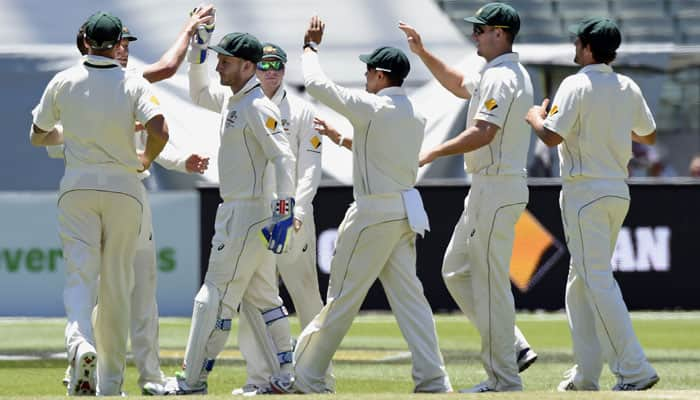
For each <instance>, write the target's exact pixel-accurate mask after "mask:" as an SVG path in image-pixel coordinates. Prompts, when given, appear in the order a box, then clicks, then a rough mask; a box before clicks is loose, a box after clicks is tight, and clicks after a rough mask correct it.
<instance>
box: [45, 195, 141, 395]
mask: <svg viewBox="0 0 700 400" xmlns="http://www.w3.org/2000/svg"><path fill="white" fill-rule="evenodd" d="M141 204H142V202H141V199H138V198H136V197H134V196H130V195H126V194H123V193H117V192H108V191H103V190H73V191H67V192H65V193H63V194H62V195H61V197H60V198H59V200H58V209H59V213H58V221H59V232H60V236H61V241H62V243H63V255H64V258H65V262H66V278H65V286H64V291H63V300H64V305H65V308H66V316H67V319H68V323H67V325H66V330H65V335H66V348H67V351H68V357H69V359H72V358H73V357H75V354H76V351H77V349H78V346H79V345H80V344H81V343H83V342H87V343H90V344H91V345H93V346H94V347H95V348H96V350H97V356H98V357H97V392H98V393H99V394H101V395H119V394H120V392H121V385H122V381H123V379H124V368H125V361H126V352H127V339H128V335H129V316H130V307H131V289H132V286H133V279H134V278H133V275H134V270H133V261H134V253H135V250H136V242H137V240H138V239H137V238H138V235H139V230H140V224H141V214H142V205H141ZM98 277H99V280H98ZM98 296H99V302H100V304H99V306H98V309H97V313H96V314H97V315H96V320H95V333H94V337H93V330H92V321H91V316H92V311H93V307H94V305H95V303H96V300H97V297H98Z"/></svg>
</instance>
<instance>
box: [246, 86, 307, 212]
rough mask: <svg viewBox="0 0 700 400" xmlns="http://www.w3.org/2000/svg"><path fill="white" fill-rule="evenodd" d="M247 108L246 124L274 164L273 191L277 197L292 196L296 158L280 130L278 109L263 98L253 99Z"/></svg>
mask: <svg viewBox="0 0 700 400" xmlns="http://www.w3.org/2000/svg"><path fill="white" fill-rule="evenodd" d="M247 110H248V113H249V115H248V118H247V120H248V124H249V125H248V126H249V128H250V129H251V130H252V133H253V136H255V138H256V139H257V140H258V143H259V144H260V147H261V148H262V150H263V152H264V153H265V157H267V159H268V160H270V161H271V162H272V163H273V164H274V167H275V178H276V180H275V182H276V184H277V187H276V188H275V189H276V190H275V193H277V196H278V197H279V198H286V197H292V196H293V195H294V192H295V191H294V188H295V182H294V177H293V172H294V167H295V163H296V159H295V158H294V154H293V153H292V150H291V147H290V143H289V140H288V139H287V136H286V135H285V134H284V131H283V130H282V126H281V124H280V121H281V117H280V112H279V110H278V109H277V107H276V106H274V105H273V104H272V103H271V102H265V101H263V99H256V100H254V101H253V103H252V105H251V106H250V107H247Z"/></svg>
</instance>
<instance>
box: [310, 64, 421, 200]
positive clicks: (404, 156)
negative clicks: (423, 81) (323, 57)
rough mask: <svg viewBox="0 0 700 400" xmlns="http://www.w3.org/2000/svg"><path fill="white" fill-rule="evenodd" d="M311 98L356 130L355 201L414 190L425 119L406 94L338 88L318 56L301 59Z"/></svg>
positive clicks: (394, 89)
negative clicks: (331, 110)
mask: <svg viewBox="0 0 700 400" xmlns="http://www.w3.org/2000/svg"><path fill="white" fill-rule="evenodd" d="M302 70H303V73H304V84H305V85H306V90H308V92H309V94H311V95H312V96H313V97H315V98H316V99H318V100H319V101H320V102H322V103H324V104H325V105H327V106H328V107H330V108H332V109H333V110H335V111H337V112H338V113H340V114H342V115H343V116H345V117H346V118H347V119H348V120H349V121H350V123H351V124H352V126H353V129H354V131H353V143H352V154H353V176H352V179H353V191H354V195H355V199H357V198H359V197H362V196H368V195H376V194H383V193H398V192H402V191H405V190H409V189H412V188H413V185H415V183H416V177H417V174H418V153H419V152H420V148H421V144H422V143H423V137H424V134H425V122H426V119H425V117H423V116H422V115H420V114H419V113H418V111H417V110H416V109H415V107H414V106H413V104H412V103H411V100H409V98H408V97H407V96H406V92H405V91H404V90H403V89H402V88H400V87H389V88H385V89H382V90H380V91H379V92H378V93H377V94H372V93H368V92H366V91H363V90H352V89H347V88H344V87H342V86H338V85H336V84H335V83H333V82H332V81H331V80H330V79H328V78H327V77H326V76H325V74H324V73H323V71H322V70H321V66H320V65H319V62H318V54H316V53H314V52H305V53H304V54H303V56H302Z"/></svg>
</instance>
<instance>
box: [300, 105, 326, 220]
mask: <svg viewBox="0 0 700 400" xmlns="http://www.w3.org/2000/svg"><path fill="white" fill-rule="evenodd" d="M315 114H316V111H315V110H314V109H313V107H311V105H308V104H304V107H303V108H302V110H301V112H300V115H299V121H298V123H299V128H300V129H299V144H298V146H299V149H298V150H299V151H298V152H297V154H298V156H297V158H298V159H297V190H296V196H295V199H296V206H295V208H294V214H295V215H296V216H297V217H298V218H299V219H301V220H303V218H304V216H305V215H306V214H307V213H308V212H309V210H310V209H311V202H312V201H313V200H314V197H316V192H317V190H318V185H319V184H320V183H321V171H322V167H321V152H322V149H323V146H322V140H321V135H320V134H319V133H318V132H317V131H316V129H314V115H315Z"/></svg>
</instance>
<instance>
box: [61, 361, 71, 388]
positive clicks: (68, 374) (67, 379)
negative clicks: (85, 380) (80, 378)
mask: <svg viewBox="0 0 700 400" xmlns="http://www.w3.org/2000/svg"><path fill="white" fill-rule="evenodd" d="M72 373H73V368H72V367H71V366H70V364H68V368H66V373H65V374H64V375H63V380H62V381H61V383H62V384H63V386H65V387H66V388H67V387H68V385H70V377H71V374H72Z"/></svg>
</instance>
